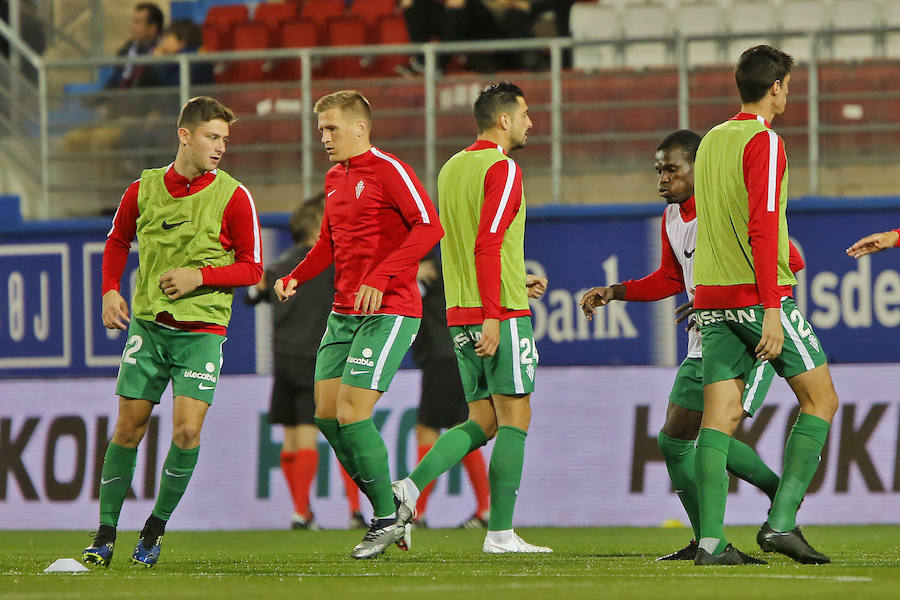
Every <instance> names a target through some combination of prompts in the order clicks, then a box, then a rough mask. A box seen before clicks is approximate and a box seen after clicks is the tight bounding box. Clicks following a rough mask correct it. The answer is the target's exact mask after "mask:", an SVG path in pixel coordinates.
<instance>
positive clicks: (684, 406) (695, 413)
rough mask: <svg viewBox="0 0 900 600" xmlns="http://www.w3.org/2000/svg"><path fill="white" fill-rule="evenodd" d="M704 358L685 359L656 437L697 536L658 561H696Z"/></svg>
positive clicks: (671, 478) (676, 490) (698, 526)
mask: <svg viewBox="0 0 900 600" xmlns="http://www.w3.org/2000/svg"><path fill="white" fill-rule="evenodd" d="M702 364H703V363H702V360H701V359H700V358H685V359H684V361H683V362H682V363H681V366H680V367H679V369H678V372H677V373H676V375H675V381H674V383H673V384H672V391H671V392H670V393H669V405H668V407H667V408H666V422H665V423H664V424H663V427H662V429H661V430H660V432H659V435H658V436H657V438H656V441H657V444H658V445H659V451H660V453H662V455H663V459H664V460H665V462H666V470H667V471H668V472H669V479H670V480H671V481H672V485H673V486H674V487H675V493H676V494H677V495H678V499H679V500H680V501H681V505H682V506H683V507H684V511H685V513H687V516H688V520H689V521H690V523H691V528H692V529H693V531H694V539H693V540H692V541H691V543H689V544H688V545H687V546H685V547H684V548H682V549H680V550H678V551H676V552H672V553H671V554H667V555H665V556H661V557H660V558H658V559H657V560H693V559H694V558H695V556H696V554H697V543H696V540H699V539H700V507H699V505H698V501H697V478H696V475H695V474H696V470H695V466H694V465H695V455H696V452H695V448H694V442H695V440H696V439H697V433H698V432H699V431H700V420H701V418H702V417H703V371H702V368H703V367H702Z"/></svg>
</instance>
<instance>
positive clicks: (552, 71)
mask: <svg viewBox="0 0 900 600" xmlns="http://www.w3.org/2000/svg"><path fill="white" fill-rule="evenodd" d="M897 33H900V28H896V29H885V28H881V29H877V30H844V31H835V30H828V31H819V32H807V31H778V32H777V33H768V34H767V33H765V32H760V33H759V34H758V35H752V34H745V33H742V34H741V36H740V38H741V39H744V38H746V39H747V40H748V43H747V45H748V46H749V45H751V41H752V43H758V42H761V41H763V40H774V39H775V38H776V37H777V38H778V40H785V39H793V40H795V41H796V40H805V43H807V44H808V48H809V52H808V58H807V60H806V61H805V68H806V77H807V86H806V87H807V92H806V94H805V95H803V94H799V95H794V96H792V102H795V103H796V100H797V97H798V96H799V98H800V100H801V101H802V102H805V104H806V125H805V126H804V125H799V126H789V127H785V128H784V132H786V133H788V134H791V135H794V136H798V135H800V136H805V143H806V146H807V152H806V160H805V161H802V162H805V163H806V166H807V167H808V173H807V177H808V183H807V188H808V190H809V192H810V193H818V192H819V190H820V186H821V182H820V167H821V163H822V158H821V150H820V140H821V138H822V135H823V133H829V132H836V131H838V128H837V126H832V125H827V124H823V122H822V117H821V115H820V112H819V105H820V103H821V101H822V95H821V93H820V81H819V66H820V55H821V50H822V47H823V44H825V43H827V42H828V41H829V40H832V39H834V37H835V36H839V35H845V34H846V35H861V34H863V35H872V36H876V37H878V38H879V39H883V38H884V36H886V35H889V34H897ZM0 34H2V35H3V36H4V37H5V38H7V39H8V40H9V41H10V43H11V44H12V45H13V46H14V49H15V51H17V52H18V53H19V54H20V55H21V56H22V57H23V58H24V60H26V61H27V62H28V63H30V64H31V65H32V66H33V67H34V68H35V69H36V70H37V73H38V81H37V89H36V94H37V103H36V106H37V114H36V121H37V124H38V126H37V131H36V136H37V137H38V139H39V144H38V145H39V148H40V151H39V155H40V180H41V189H42V195H41V197H40V198H37V199H34V200H33V202H32V205H31V206H27V207H26V209H25V213H26V215H29V216H32V217H39V218H47V217H49V216H51V215H61V214H67V213H70V212H77V211H72V210H69V209H67V207H66V206H63V201H62V199H61V198H59V199H57V198H56V197H55V196H54V197H53V198H51V196H53V195H52V194H51V191H53V192H62V193H65V192H66V189H67V188H66V186H69V185H73V184H72V183H71V179H72V177H71V175H70V176H69V177H68V179H66V178H64V179H63V181H62V182H60V183H58V184H57V183H52V182H51V170H53V171H54V172H56V171H60V170H62V169H57V168H56V167H57V166H58V165H61V164H64V163H65V161H75V160H82V161H84V160H89V159H91V158H92V157H93V158H96V159H97V160H106V159H111V158H115V157H124V158H129V157H130V158H138V157H142V156H145V155H148V154H151V153H153V152H155V153H156V155H163V154H165V153H168V154H169V158H171V148H162V147H158V148H141V147H139V148H134V149H113V150H109V151H103V150H99V151H89V150H86V149H82V150H79V151H74V152H73V151H69V152H66V151H64V150H52V149H51V138H53V139H54V140H55V139H56V138H57V137H58V135H60V134H61V133H64V132H63V131H62V130H61V129H64V127H63V128H61V129H57V128H52V127H51V125H50V122H49V119H50V112H51V104H52V105H53V106H54V107H56V106H62V105H63V104H64V103H65V102H70V101H71V100H72V96H71V94H66V93H62V94H61V93H57V92H53V93H51V91H50V88H51V87H52V88H57V87H61V86H58V85H50V84H49V83H48V82H49V77H50V75H49V74H50V73H51V72H52V73H54V74H56V73H62V72H65V71H67V70H71V69H83V68H85V67H89V68H97V69H99V68H101V67H109V66H121V65H125V64H128V63H131V64H134V65H138V66H144V67H151V66H158V65H162V64H169V65H171V64H176V65H177V66H178V72H179V82H180V83H179V86H178V87H177V92H176V91H175V90H174V89H171V88H148V89H146V90H141V91H138V90H129V91H128V95H126V93H125V92H121V91H118V90H106V91H100V92H97V93H96V94H95V97H97V98H105V99H106V100H107V102H111V103H113V104H116V103H118V104H122V103H127V102H130V101H133V99H135V98H138V97H140V96H139V95H141V94H143V95H144V97H149V98H153V97H159V98H162V96H163V95H165V94H168V95H169V96H172V97H174V96H175V95H176V94H177V97H178V100H179V104H181V103H183V102H185V101H187V100H188V99H189V98H190V97H191V96H193V95H196V94H198V93H213V94H219V93H222V94H234V95H239V94H241V93H243V92H253V91H259V90H278V91H280V92H285V91H287V92H288V93H290V94H292V95H295V96H296V98H297V99H298V100H299V106H300V110H299V114H298V115H296V116H297V120H298V121H299V134H300V135H299V137H300V139H299V141H289V142H269V141H262V142H260V143H257V144H250V145H249V146H248V147H246V148H245V149H244V150H242V151H243V152H245V156H249V155H251V154H253V153H256V154H261V155H266V153H269V154H271V153H277V152H284V153H287V152H299V155H300V160H299V162H300V178H299V181H297V183H298V184H299V186H300V189H302V193H303V195H304V196H309V195H310V194H311V193H312V192H313V190H314V189H316V188H317V187H318V185H319V183H320V182H319V179H320V176H321V173H320V172H319V166H317V164H316V156H318V155H320V154H321V152H320V151H319V150H320V149H319V148H318V137H317V135H316V134H315V124H314V122H313V119H314V115H313V113H312V112H311V107H312V105H313V102H314V100H315V98H314V94H315V93H318V92H322V91H323V90H328V91H330V90H331V89H338V86H339V85H340V86H342V87H347V86H350V85H363V84H364V85H365V86H367V87H368V88H378V89H380V88H381V87H384V86H388V87H398V86H405V87H409V86H416V87H418V88H419V89H420V90H421V92H420V94H421V100H422V105H421V107H416V108H413V109H403V110H400V109H397V110H396V111H395V113H396V114H395V115H394V116H395V118H397V119H400V120H403V122H405V123H407V124H415V123H416V121H417V120H418V119H421V121H419V122H418V124H417V125H415V127H412V129H415V128H418V127H419V126H421V131H422V134H421V141H419V139H415V140H413V139H410V136H399V137H397V139H396V140H395V141H396V142H397V143H401V144H409V145H411V146H416V147H421V148H422V159H421V164H419V165H416V166H417V172H418V174H419V176H420V178H421V179H422V181H423V183H424V184H425V185H426V187H427V188H428V190H429V192H433V191H434V185H435V181H436V175H437V170H438V166H439V165H438V151H439V149H441V148H444V147H445V146H447V145H449V144H451V143H457V147H458V142H459V141H460V140H461V139H462V138H461V137H460V138H457V137H456V136H452V137H445V136H443V135H442V134H441V133H440V130H439V127H438V123H439V120H440V119H451V118H456V117H457V116H460V115H462V114H465V113H467V112H468V110H469V108H468V106H465V107H461V108H459V109H458V110H457V109H454V108H452V107H451V108H446V107H439V101H438V92H439V86H443V85H447V84H452V83H453V82H454V81H462V82H467V81H476V80H484V79H486V78H487V76H485V75H471V76H469V78H468V79H466V76H464V75H461V76H452V77H451V76H446V75H444V74H442V72H441V69H440V68H439V65H441V63H442V58H441V57H443V56H449V57H454V56H457V55H461V54H467V55H471V54H473V53H499V52H513V51H515V52H522V51H530V52H538V53H543V55H544V56H546V57H547V59H548V67H549V69H548V71H546V72H542V73H531V74H524V73H517V74H516V75H515V79H516V80H517V81H518V80H519V79H520V78H524V79H526V80H529V81H530V82H531V83H532V84H533V86H546V87H547V88H549V89H548V90H545V91H546V93H544V91H542V97H544V98H545V100H544V101H543V102H541V103H539V104H538V108H539V110H540V111H541V112H544V113H546V114H547V116H549V119H547V122H549V131H546V130H545V131H543V132H541V133H538V132H537V131H536V133H535V135H533V136H531V139H532V140H534V143H537V144H540V145H542V146H546V151H545V153H544V154H541V155H540V156H541V161H540V162H541V163H542V164H541V165H538V166H536V167H535V171H536V172H538V173H539V174H540V175H542V176H545V177H546V179H547V182H548V183H547V185H545V186H544V188H543V191H542V195H543V196H544V197H542V198H541V199H542V200H544V201H549V202H551V203H562V202H563V199H564V197H565V196H566V192H565V186H566V175H567V173H576V172H582V173H583V172H588V171H602V170H603V167H602V166H594V165H592V163H591V161H589V160H585V159H584V157H582V159H581V162H580V163H579V161H578V160H573V155H572V154H571V153H570V152H569V150H568V148H567V144H568V143H569V141H570V138H574V139H577V140H578V141H579V142H582V143H585V144H590V143H595V144H599V143H601V142H604V143H610V144H612V143H615V142H616V141H618V140H637V141H640V142H649V141H650V140H658V139H659V136H660V135H661V134H664V133H666V132H667V130H671V129H673V128H675V127H678V128H689V127H691V126H692V125H694V126H695V127H696V126H698V124H697V123H693V124H692V122H691V121H692V119H691V111H692V108H694V107H696V106H697V105H698V102H700V101H699V100H698V96H697V94H696V93H692V89H691V77H692V75H693V73H694V72H695V71H696V69H697V68H698V66H697V64H696V62H697V61H694V60H690V61H689V49H690V47H691V45H692V44H695V43H702V42H710V41H712V42H721V41H722V40H723V37H722V36H721V35H703V36H690V37H685V36H681V35H677V34H676V35H674V36H670V37H664V38H635V39H628V40H622V39H606V40H592V41H573V40H572V39H569V38H543V39H531V40H506V41H486V42H453V43H429V44H406V45H385V46H365V47H364V46H353V47H329V48H279V49H267V50H254V51H232V52H219V53H209V54H179V55H175V56H167V57H154V56H141V57H132V58H127V57H122V58H116V57H108V58H84V59H69V60H52V61H51V60H43V59H42V58H41V57H39V56H36V55H35V54H34V53H33V52H32V51H31V50H30V49H29V48H28V47H27V45H25V44H24V43H22V41H21V40H20V39H19V38H18V37H17V36H15V35H14V34H13V32H12V31H11V30H10V28H9V27H7V26H6V25H5V24H4V23H2V22H0ZM648 43H652V44H662V45H664V46H665V47H668V48H673V49H674V51H673V52H672V56H673V59H674V65H668V68H669V69H672V68H674V69H675V72H676V73H677V93H676V94H674V95H671V94H669V95H660V96H659V97H656V98H651V99H645V100H642V101H640V102H635V101H632V100H628V99H627V98H626V99H621V100H613V101H596V102H593V101H591V102H587V103H586V104H585V103H582V104H581V105H579V104H578V103H577V102H573V101H568V100H567V99H566V98H564V89H563V84H564V81H565V82H566V83H568V82H570V81H571V80H572V79H573V78H574V79H579V80H584V79H587V78H590V77H592V75H590V74H575V75H573V74H572V73H571V72H569V71H567V70H566V69H564V68H563V63H564V55H565V53H566V52H569V51H572V50H576V51H577V50H578V49H580V48H584V47H588V46H604V45H605V46H610V47H613V48H622V47H623V44H624V45H625V46H627V45H629V44H648ZM396 55H417V56H421V57H422V58H423V64H424V72H423V73H422V74H421V76H418V77H415V78H412V79H409V78H398V77H394V78H389V79H384V78H382V79H378V78H374V79H366V80H365V81H364V82H363V83H360V82H348V81H332V80H322V79H318V78H314V77H313V75H314V71H315V68H316V67H315V65H317V64H319V63H321V62H322V61H323V60H328V59H334V58H338V57H361V56H364V57H368V58H369V59H370V60H371V59H377V58H379V57H386V56H396ZM285 60H298V61H299V62H300V77H299V80H297V81H288V82H284V81H282V82H278V81H267V82H263V83H243V84H217V85H215V86H212V87H208V86H207V87H204V86H197V85H195V84H193V83H192V82H191V79H190V73H191V67H192V65H194V64H196V63H215V64H218V65H220V66H221V65H229V64H233V63H238V62H242V61H265V62H266V63H277V62H278V61H285ZM718 64H719V65H720V66H722V65H721V63H718ZM726 69H727V67H726ZM454 77H455V79H454ZM506 77H509V75H508V74H506ZM490 78H491V79H496V77H495V76H490ZM63 79H64V78H63ZM54 81H55V79H54ZM541 89H542V90H544V88H543V87H541ZM317 91H318V92H317ZM135 94H138V95H135ZM734 96H736V94H731V96H730V97H725V96H722V97H719V98H708V97H707V98H705V99H703V100H702V102H706V103H717V104H727V105H730V106H732V107H736V102H737V100H736V98H735V97H734ZM160 103H161V104H162V102H160ZM669 105H674V106H675V107H677V111H676V114H675V115H673V118H672V119H671V123H669V122H666V123H665V124H664V125H661V126H659V127H658V128H657V129H652V130H642V131H636V132H629V131H621V130H618V129H616V130H614V131H612V132H608V133H607V132H599V133H582V132H581V131H578V130H573V128H572V127H569V128H568V130H567V128H566V123H565V121H566V116H567V111H569V110H570V109H571V110H575V109H577V108H579V107H581V108H584V107H585V106H587V107H588V109H590V110H595V111H603V110H613V109H641V108H642V107H646V109H647V110H648V111H649V110H657V107H660V106H669ZM532 108H534V105H532ZM59 110H62V111H63V112H65V111H64V109H59ZM376 110H377V106H376ZM729 110H732V109H724V110H723V111H722V112H721V115H720V118H719V119H718V120H719V121H720V120H722V119H724V118H727V117H728V116H729V115H730V113H729ZM796 110H797V107H796V106H795V107H794V111H796ZM732 112H733V110H732ZM380 114H383V113H380ZM174 116H177V113H175V114H174V115H172V114H168V113H167V114H165V115H159V116H158V117H146V116H144V115H140V114H135V115H134V116H133V117H132V122H140V123H143V124H145V125H147V126H151V125H154V124H159V125H160V126H163V125H165V126H166V127H172V123H173V122H174ZM410 116H415V117H416V119H411V118H409V117H410ZM380 118H381V117H378V119H380ZM467 119H468V121H471V117H467ZM248 120H249V122H251V123H260V122H263V123H264V122H265V118H264V117H257V116H253V115H252V114H250V115H248ZM460 122H461V121H460ZM702 125H705V126H709V125H710V123H702ZM378 127H379V121H378V120H377V119H376V124H375V131H376V136H375V137H376V139H378V136H377V132H378ZM841 127H843V130H842V131H844V132H854V131H865V130H866V127H870V128H871V127H872V124H868V125H867V124H865V123H863V124H858V125H853V124H851V125H842V126H841ZM874 127H877V128H878V129H879V130H880V131H892V130H900V123H893V122H891V123H876V124H874ZM537 129H538V128H537V127H536V130H537ZM456 133H457V134H458V132H456ZM412 137H415V136H412ZM17 139H18V140H19V141H22V136H19V137H18V138H17ZM389 147H390V146H389ZM654 147H655V146H654ZM236 148H240V146H236ZM651 150H652V148H650V147H649V144H648V152H646V154H650V151H651ZM896 154H897V153H895V157H896ZM794 160H795V161H796V159H794ZM597 162H599V161H597ZM569 163H572V164H569ZM51 165H53V168H51ZM140 166H146V165H143V164H142V165H140ZM263 168H264V169H265V168H267V167H266V166H265V165H264V166H263ZM606 168H607V169H610V170H614V169H620V168H621V163H619V162H616V160H613V159H610V162H609V164H607V165H606ZM579 169H580V171H579ZM75 170H76V171H77V169H75ZM535 171H532V170H530V169H529V170H528V171H527V172H528V173H529V174H531V173H533V172H535ZM270 179H271V181H272V182H282V183H291V182H294V181H296V170H295V169H293V170H291V169H282V170H281V171H278V172H277V173H276V174H275V175H272V176H271V177H270ZM128 181H130V179H129V180H128ZM128 181H125V184H127V182H128ZM267 181H269V180H267ZM91 186H93V188H92V189H94V190H95V191H96V192H97V195H105V196H104V198H107V199H108V200H107V199H105V200H104V201H103V202H104V203H105V205H109V204H112V205H113V206H114V203H115V201H117V200H118V195H119V193H120V192H117V193H113V192H111V191H110V189H106V188H113V187H115V188H116V189H119V190H121V189H122V186H121V185H120V183H119V182H118V181H112V180H111V181H110V183H109V184H108V185H106V186H105V187H104V186H101V185H100V184H96V185H95V184H92V183H90V182H89V181H87V182H86V183H84V184H83V185H82V186H81V187H82V188H91ZM60 195H62V194H60ZM66 195H67V196H68V194H66Z"/></svg>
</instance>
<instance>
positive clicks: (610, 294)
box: [579, 213, 684, 319]
mask: <svg viewBox="0 0 900 600" xmlns="http://www.w3.org/2000/svg"><path fill="white" fill-rule="evenodd" d="M661 237H662V253H661V255H660V263H659V268H657V269H656V270H655V271H654V272H653V273H651V274H649V275H647V276H646V277H643V278H641V279H629V280H627V281H623V282H622V283H616V284H613V285H611V286H609V287H604V286H600V287H594V288H591V289H589V290H588V291H587V292H585V293H584V295H583V296H582V297H581V300H580V302H579V304H580V305H581V310H582V311H584V314H585V315H586V316H587V318H588V319H591V318H592V317H593V314H594V309H595V308H597V307H598V306H605V305H606V304H608V303H610V302H611V301H613V300H631V301H634V302H653V301H656V300H662V299H663V298H668V297H669V296H674V295H675V294H678V293H680V292H683V291H684V274H683V273H682V271H681V263H679V262H678V259H677V258H676V257H675V251H674V250H673V249H672V243H671V242H670V241H669V235H668V233H667V232H666V216H665V213H663V218H662V233H661Z"/></svg>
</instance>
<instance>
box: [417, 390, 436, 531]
mask: <svg viewBox="0 0 900 600" xmlns="http://www.w3.org/2000/svg"><path fill="white" fill-rule="evenodd" d="M423 390H424V385H423ZM422 406H423V402H422V401H420V402H419V415H420V416H419V419H421V414H422ZM440 435H441V432H440V430H439V429H436V428H434V427H430V426H428V425H425V424H423V423H421V422H417V423H416V458H417V461H416V464H418V463H419V462H420V461H421V460H422V459H423V458H425V455H426V454H428V451H429V450H431V448H432V446H434V443H435V442H436V441H437V440H438V438H439V437H440ZM434 484H435V482H434V481H432V482H431V483H429V484H428V485H427V486H425V489H423V490H422V493H421V494H419V498H418V500H416V518H415V525H416V527H428V525H427V524H426V522H425V510H426V509H427V508H428V498H429V496H431V492H432V490H434Z"/></svg>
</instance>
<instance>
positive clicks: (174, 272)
mask: <svg viewBox="0 0 900 600" xmlns="http://www.w3.org/2000/svg"><path fill="white" fill-rule="evenodd" d="M201 285H203V273H201V272H200V269H191V268H188V267H178V268H175V269H169V270H168V271H166V272H165V273H163V274H162V275H160V276H159V289H161V290H162V291H163V293H164V294H165V295H166V296H168V297H169V298H170V299H171V300H178V299H179V298H181V297H182V296H186V295H187V294H190V293H191V292H193V291H194V290H196V289H197V288H198V287H200V286H201Z"/></svg>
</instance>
